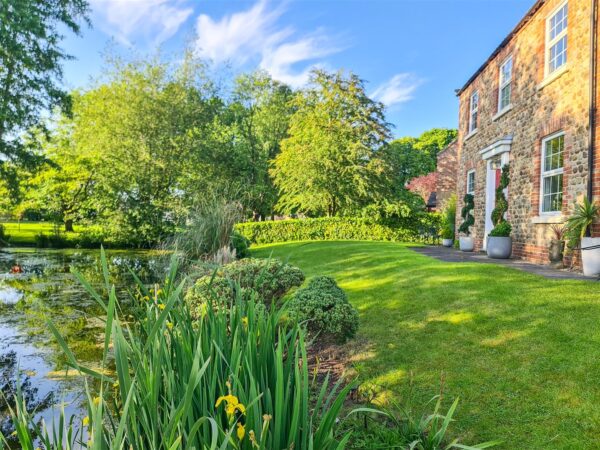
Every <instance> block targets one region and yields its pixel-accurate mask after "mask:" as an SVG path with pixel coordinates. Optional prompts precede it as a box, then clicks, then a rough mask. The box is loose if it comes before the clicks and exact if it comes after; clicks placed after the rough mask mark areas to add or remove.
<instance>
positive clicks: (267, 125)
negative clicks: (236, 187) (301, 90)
mask: <svg viewBox="0 0 600 450" xmlns="http://www.w3.org/2000/svg"><path fill="white" fill-rule="evenodd" d="M292 97H293V92H292V90H291V88H290V87H289V86H287V85H285V84H282V83H280V82H277V81H275V80H273V79H272V78H271V77H270V76H269V75H268V74H267V73H266V72H263V71H259V72H255V73H251V74H244V75H241V76H240V77H238V79H237V80H236V84H235V89H234V92H233V102H232V104H231V111H232V112H233V114H234V117H235V120H234V121H233V123H232V126H233V127H235V134H236V136H237V140H236V146H237V154H238V155H240V158H242V160H243V161H244V163H243V167H241V171H240V175H241V179H242V180H243V191H244V197H245V198H244V199H243V202H244V205H245V206H246V207H247V208H248V209H249V210H250V211H251V212H252V216H253V218H254V219H255V220H256V219H259V218H264V217H266V216H270V215H272V214H273V210H274V207H275V204H276V202H277V198H278V196H277V188H276V187H275V186H274V185H273V182H272V179H271V177H270V176H269V164H270V161H271V160H273V159H274V158H275V157H276V156H277V155H278V154H279V152H280V150H281V142H282V141H283V139H285V138H286V137H287V135H288V128H289V121H290V117H291V114H292V112H293V106H292V105H291V103H290V100H291V99H292Z"/></svg>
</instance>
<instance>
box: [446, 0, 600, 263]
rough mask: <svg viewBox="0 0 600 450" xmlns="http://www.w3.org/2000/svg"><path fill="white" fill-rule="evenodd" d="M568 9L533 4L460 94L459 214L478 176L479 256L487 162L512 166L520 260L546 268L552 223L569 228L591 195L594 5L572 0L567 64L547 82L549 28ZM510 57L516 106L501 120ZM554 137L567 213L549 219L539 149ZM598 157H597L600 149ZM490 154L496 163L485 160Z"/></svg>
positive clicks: (510, 192) (511, 213)
mask: <svg viewBox="0 0 600 450" xmlns="http://www.w3.org/2000/svg"><path fill="white" fill-rule="evenodd" d="M564 3H565V2H564V0H545V1H544V0H539V1H538V2H536V4H535V5H534V7H533V8H532V10H531V11H530V13H529V14H528V16H527V17H526V18H525V19H524V20H523V22H522V23H521V24H520V25H519V27H518V28H517V29H516V30H515V31H514V32H513V33H512V35H511V36H510V37H509V38H508V39H507V40H506V41H505V42H504V43H503V44H502V45H501V46H500V47H499V49H498V50H497V51H496V52H495V53H494V54H493V56H492V57H491V59H490V60H488V62H487V63H486V65H485V66H483V67H482V68H481V69H480V71H479V72H478V74H477V76H476V77H475V78H473V79H472V80H471V81H470V82H469V83H468V84H467V85H466V86H465V87H463V89H461V90H460V92H459V93H458V96H459V103H460V106H459V133H458V142H457V160H458V169H457V174H456V176H457V179H456V189H457V196H458V211H460V209H461V208H462V206H463V202H462V199H463V197H464V195H465V193H466V183H467V173H468V172H469V171H470V170H474V171H475V190H474V198H475V209H474V211H473V215H474V217H475V225H474V227H473V229H472V235H473V237H474V238H475V245H476V250H481V249H483V248H484V247H485V242H484V240H485V238H486V231H487V232H489V219H488V218H487V216H489V208H487V205H488V204H491V202H490V199H489V196H490V192H489V191H490V189H493V187H492V188H490V179H489V177H490V176H491V175H490V167H491V166H490V165H488V163H489V162H490V161H492V160H493V158H501V160H502V162H501V164H504V163H506V162H509V163H510V185H509V187H508V189H507V193H506V196H507V199H508V205H509V206H508V212H507V219H508V220H509V221H510V223H511V224H512V226H513V232H512V237H513V255H514V256H515V257H520V258H524V259H527V260H531V261H534V262H539V263H545V262H547V261H548V250H547V248H548V244H549V241H550V238H551V226H552V224H561V223H564V222H565V221H566V218H567V217H568V215H569V213H570V211H572V209H573V207H574V205H575V203H576V202H578V201H581V200H582V199H583V198H584V196H585V195H586V193H587V182H588V151H589V147H590V145H589V114H590V112H589V105H590V94H589V87H590V55H591V52H590V17H591V14H592V11H591V5H590V2H589V1H584V0H569V2H568V29H567V30H568V31H567V36H568V47H567V63H566V65H565V66H563V68H561V69H558V70H557V71H556V72H554V73H552V74H551V75H546V32H547V21H548V18H549V17H550V16H551V15H553V13H554V12H555V11H556V10H557V8H559V7H562V5H563V4H564ZM509 57H512V61H513V70H512V84H511V86H512V93H511V99H510V104H511V106H510V107H508V108H505V110H504V111H503V112H501V113H499V112H498V101H499V100H498V91H499V78H500V76H499V71H500V67H501V65H502V63H503V62H504V61H506V60H507V58H509ZM475 91H477V92H478V93H479V108H478V122H477V129H476V130H475V131H474V132H469V106H470V99H471V95H472V94H473V92H475ZM555 133H564V169H563V170H564V173H563V185H562V190H563V197H562V209H561V211H559V212H557V213H552V214H545V213H542V212H541V209H540V198H541V196H540V190H541V189H542V187H541V183H542V181H541V167H542V166H541V164H542V161H541V155H542V142H543V140H544V139H545V138H546V137H548V136H551V135H553V134H555ZM596 142H597V141H596ZM595 151H596V152H600V147H597V148H596V150H595ZM490 155H495V156H493V158H489V159H484V158H488V157H489V156H490ZM595 160H596V164H597V165H598V169H597V170H596V172H595V175H594V180H595V191H594V192H595V195H596V196H598V198H600V161H599V160H600V157H596V158H595ZM486 208H487V211H486ZM458 221H460V217H458ZM486 221H488V229H487V230H486ZM599 231H600V230H599Z"/></svg>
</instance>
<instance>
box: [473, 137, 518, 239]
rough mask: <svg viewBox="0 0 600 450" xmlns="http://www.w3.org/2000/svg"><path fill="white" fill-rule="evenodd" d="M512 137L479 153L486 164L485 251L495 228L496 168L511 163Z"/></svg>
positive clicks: (495, 143) (501, 140) (499, 141)
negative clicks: (493, 215)
mask: <svg viewBox="0 0 600 450" xmlns="http://www.w3.org/2000/svg"><path fill="white" fill-rule="evenodd" d="M512 140H513V138H512V136H506V137H504V138H502V139H499V140H498V141H496V142H494V143H493V144H492V145H490V146H488V147H486V148H484V149H483V150H480V151H479V154H480V155H481V159H482V160H484V161H485V162H486V164H485V167H486V170H485V227H484V233H483V249H484V250H485V248H486V244H487V236H488V234H489V233H490V231H492V229H493V228H494V225H493V223H492V211H493V210H494V208H495V207H496V167H495V165H497V163H498V162H499V163H500V167H504V165H506V164H508V163H509V161H510V149H511V146H512Z"/></svg>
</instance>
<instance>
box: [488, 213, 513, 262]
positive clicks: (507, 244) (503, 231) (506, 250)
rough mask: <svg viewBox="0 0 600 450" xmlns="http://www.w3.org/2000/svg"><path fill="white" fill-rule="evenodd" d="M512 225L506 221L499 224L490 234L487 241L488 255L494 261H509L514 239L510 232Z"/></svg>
mask: <svg viewBox="0 0 600 450" xmlns="http://www.w3.org/2000/svg"><path fill="white" fill-rule="evenodd" d="M511 231H512V225H511V224H510V223H509V222H508V221H506V220H504V221H502V222H500V223H499V224H497V225H496V226H495V227H494V229H493V230H492V231H490V234H489V235H488V241H487V247H486V251H487V255H488V256H489V257H490V258H494V259H508V258H510V255H511V254H512V238H511V237H510V232H511Z"/></svg>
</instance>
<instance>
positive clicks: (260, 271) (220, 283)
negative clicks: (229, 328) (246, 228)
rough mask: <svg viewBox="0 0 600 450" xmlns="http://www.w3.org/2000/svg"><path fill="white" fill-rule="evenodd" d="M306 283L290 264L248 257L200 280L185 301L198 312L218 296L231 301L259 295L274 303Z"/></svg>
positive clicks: (299, 272)
mask: <svg viewBox="0 0 600 450" xmlns="http://www.w3.org/2000/svg"><path fill="white" fill-rule="evenodd" d="M303 282H304V274H303V273H302V271H301V270H300V269H298V268H297V267H294V266H292V265H290V264H284V263H283V262H281V261H279V260H278V259H257V258H246V259H241V260H238V261H234V262H232V263H229V264H225V265H224V266H222V267H220V268H219V269H217V271H216V272H214V273H212V274H208V275H205V276H202V277H200V278H198V279H197V280H196V282H195V283H194V285H193V286H192V287H191V288H189V289H188V291H187V293H186V296H185V299H186V302H188V304H189V305H190V308H191V309H192V310H194V311H196V310H198V309H199V308H200V309H203V308H205V305H206V304H207V303H208V302H210V301H211V300H212V299H213V298H214V296H215V294H216V295H217V296H222V297H224V298H229V299H231V298H233V297H235V296H236V295H238V291H239V294H240V295H241V296H242V297H243V298H248V297H249V296H250V295H252V294H254V293H255V294H256V296H257V297H258V299H260V300H261V301H263V302H265V303H266V304H271V303H274V302H277V301H278V300H279V299H281V298H282V297H283V296H284V295H285V294H286V293H287V292H289V290H290V289H292V288H293V287H297V286H300V285H301V284H302V283H303ZM232 283H234V284H232Z"/></svg>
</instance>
